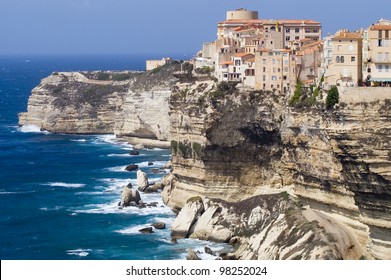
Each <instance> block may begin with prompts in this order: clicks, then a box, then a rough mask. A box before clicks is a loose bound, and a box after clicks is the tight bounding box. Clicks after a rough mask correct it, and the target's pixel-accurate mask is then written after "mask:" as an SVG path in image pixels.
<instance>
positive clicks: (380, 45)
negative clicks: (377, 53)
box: [377, 39, 384, 47]
mask: <svg viewBox="0 0 391 280" xmlns="http://www.w3.org/2000/svg"><path fill="white" fill-rule="evenodd" d="M377 46H378V47H384V41H383V40H382V39H379V40H378V42H377Z"/></svg>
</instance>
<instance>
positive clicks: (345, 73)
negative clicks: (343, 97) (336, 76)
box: [340, 69, 352, 78]
mask: <svg viewBox="0 0 391 280" xmlns="http://www.w3.org/2000/svg"><path fill="white" fill-rule="evenodd" d="M340 76H341V78H351V77H352V73H351V72H350V71H349V70H347V69H344V70H343V71H342V72H341V74H340Z"/></svg>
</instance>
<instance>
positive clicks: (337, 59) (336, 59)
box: [335, 55, 341, 63]
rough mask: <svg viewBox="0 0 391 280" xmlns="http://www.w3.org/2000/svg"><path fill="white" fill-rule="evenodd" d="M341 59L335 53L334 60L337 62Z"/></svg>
mask: <svg viewBox="0 0 391 280" xmlns="http://www.w3.org/2000/svg"><path fill="white" fill-rule="evenodd" d="M340 61H341V60H340V58H339V56H338V55H337V57H336V58H335V62H337V63H339V62H340Z"/></svg>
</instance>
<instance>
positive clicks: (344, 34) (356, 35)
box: [332, 31, 362, 40]
mask: <svg viewBox="0 0 391 280" xmlns="http://www.w3.org/2000/svg"><path fill="white" fill-rule="evenodd" d="M334 39H354V40H358V39H362V35H361V34H360V33H356V32H348V31H342V32H339V33H338V35H336V36H334V37H333V39H332V40H334Z"/></svg>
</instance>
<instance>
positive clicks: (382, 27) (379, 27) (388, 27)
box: [370, 24, 391, 30]
mask: <svg viewBox="0 0 391 280" xmlns="http://www.w3.org/2000/svg"><path fill="white" fill-rule="evenodd" d="M370 29H371V30H391V25H384V24H377V25H372V26H371V27H370Z"/></svg>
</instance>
